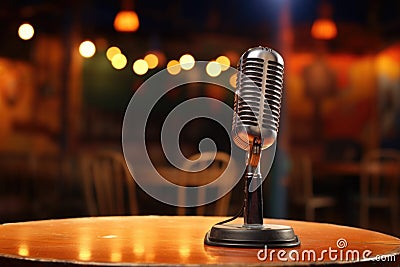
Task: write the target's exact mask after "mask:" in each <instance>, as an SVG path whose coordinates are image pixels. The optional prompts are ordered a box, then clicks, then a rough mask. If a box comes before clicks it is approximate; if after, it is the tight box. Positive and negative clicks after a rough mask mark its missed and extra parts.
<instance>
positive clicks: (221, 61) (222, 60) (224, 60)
mask: <svg viewBox="0 0 400 267" xmlns="http://www.w3.org/2000/svg"><path fill="white" fill-rule="evenodd" d="M215 61H217V62H218V63H219V64H221V70H223V71H224V70H227V69H228V68H229V67H230V66H231V61H230V60H229V58H228V57H226V56H219V57H218V58H217V59H216V60H215Z"/></svg>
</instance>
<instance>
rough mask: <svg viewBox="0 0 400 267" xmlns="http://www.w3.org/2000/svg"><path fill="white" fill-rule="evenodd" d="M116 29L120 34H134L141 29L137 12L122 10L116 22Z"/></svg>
mask: <svg viewBox="0 0 400 267" xmlns="http://www.w3.org/2000/svg"><path fill="white" fill-rule="evenodd" d="M114 28H115V30H116V31H119V32H134V31H137V29H139V18H138V15H137V14H136V12H135V11H132V10H122V11H120V12H118V14H117V16H115V20H114Z"/></svg>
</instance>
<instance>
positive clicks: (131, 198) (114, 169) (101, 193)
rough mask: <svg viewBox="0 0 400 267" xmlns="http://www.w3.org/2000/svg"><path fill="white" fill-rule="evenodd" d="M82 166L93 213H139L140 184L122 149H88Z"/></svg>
mask: <svg viewBox="0 0 400 267" xmlns="http://www.w3.org/2000/svg"><path fill="white" fill-rule="evenodd" d="M81 168H82V176H83V177H82V178H83V186H84V192H85V199H86V204H87V207H88V211H89V213H90V215H92V216H99V215H127V214H129V215H134V214H138V207H137V198H136V184H135V182H134V180H133V178H132V176H131V175H130V172H129V170H128V168H127V165H126V163H125V160H124V158H123V156H122V154H121V153H119V152H116V151H96V152H93V153H84V154H83V155H82V156H81Z"/></svg>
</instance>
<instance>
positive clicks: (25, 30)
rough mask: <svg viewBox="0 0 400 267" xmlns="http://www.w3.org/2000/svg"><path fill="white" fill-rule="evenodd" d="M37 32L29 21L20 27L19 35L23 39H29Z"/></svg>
mask: <svg viewBox="0 0 400 267" xmlns="http://www.w3.org/2000/svg"><path fill="white" fill-rule="evenodd" d="M34 34H35V30H34V29H33V27H32V25H30V24H29V23H24V24H22V25H21V26H19V28H18V36H19V38H21V39H22V40H29V39H31V38H32V37H33V35H34Z"/></svg>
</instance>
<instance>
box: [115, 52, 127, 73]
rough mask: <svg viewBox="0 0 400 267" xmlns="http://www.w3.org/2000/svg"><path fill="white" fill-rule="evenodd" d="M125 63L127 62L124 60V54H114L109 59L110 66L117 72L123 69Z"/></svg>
mask: <svg viewBox="0 0 400 267" xmlns="http://www.w3.org/2000/svg"><path fill="white" fill-rule="evenodd" d="M127 63H128V60H127V59H126V56H125V55H124V54H116V55H115V56H113V58H112V59H111V65H112V66H113V67H114V68H115V69H117V70H121V69H123V68H125V66H126V64H127Z"/></svg>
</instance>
